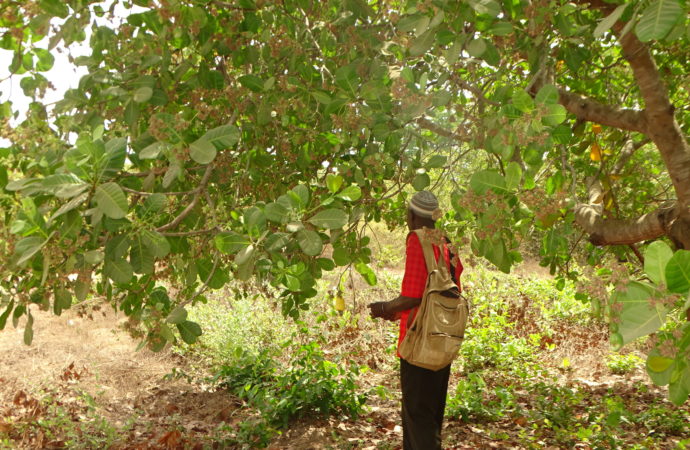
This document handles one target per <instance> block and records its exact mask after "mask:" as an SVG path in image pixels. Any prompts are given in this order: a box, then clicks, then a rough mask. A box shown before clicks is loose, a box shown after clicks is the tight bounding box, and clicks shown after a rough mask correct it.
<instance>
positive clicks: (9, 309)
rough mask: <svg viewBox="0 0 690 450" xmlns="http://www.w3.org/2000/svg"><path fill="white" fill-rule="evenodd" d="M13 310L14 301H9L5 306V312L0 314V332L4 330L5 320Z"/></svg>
mask: <svg viewBox="0 0 690 450" xmlns="http://www.w3.org/2000/svg"><path fill="white" fill-rule="evenodd" d="M13 309H14V300H10V303H9V304H8V305H7V308H5V311H3V313H2V314H0V330H2V329H4V328H5V324H6V323H7V318H8V317H9V316H10V313H11V312H12V310H13Z"/></svg>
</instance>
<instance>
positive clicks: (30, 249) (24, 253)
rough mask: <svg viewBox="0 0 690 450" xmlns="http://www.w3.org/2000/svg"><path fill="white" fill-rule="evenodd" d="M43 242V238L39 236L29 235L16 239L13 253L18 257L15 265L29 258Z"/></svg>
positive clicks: (44, 241) (41, 246)
mask: <svg viewBox="0 0 690 450" xmlns="http://www.w3.org/2000/svg"><path fill="white" fill-rule="evenodd" d="M45 243H46V240H45V238H42V237H39V236H29V237H25V238H23V239H21V240H20V241H18V242H17V243H16V244H15V246H14V253H15V255H17V257H18V259H17V265H22V264H24V263H25V262H26V261H28V260H29V259H31V258H32V257H33V256H34V255H35V254H36V253H38V251H39V250H41V248H43V246H44V245H45Z"/></svg>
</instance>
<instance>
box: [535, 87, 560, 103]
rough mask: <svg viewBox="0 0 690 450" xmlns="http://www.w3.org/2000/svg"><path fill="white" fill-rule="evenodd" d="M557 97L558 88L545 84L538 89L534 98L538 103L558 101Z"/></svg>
mask: <svg viewBox="0 0 690 450" xmlns="http://www.w3.org/2000/svg"><path fill="white" fill-rule="evenodd" d="M558 97H559V95H558V88H557V87H556V86H554V85H553V84H545V85H544V86H542V88H541V89H539V92H537V95H536V96H535V97H534V100H536V101H537V102H538V103H545V104H555V103H558Z"/></svg>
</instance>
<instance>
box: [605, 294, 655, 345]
mask: <svg viewBox="0 0 690 450" xmlns="http://www.w3.org/2000/svg"><path fill="white" fill-rule="evenodd" d="M657 294H658V293H657V292H656V291H655V290H654V288H653V287H652V286H650V285H648V284H645V283H640V282H637V281H633V282H630V283H629V284H628V285H627V286H626V287H625V289H624V290H621V289H618V290H616V291H615V292H614V293H613V294H612V303H620V304H621V305H622V307H623V309H622V310H621V312H620V324H619V333H620V334H621V336H622V337H623V344H627V343H629V342H632V341H634V340H635V339H637V338H639V337H642V336H646V335H648V334H650V333H653V332H655V331H656V330H658V329H659V327H660V326H661V325H662V324H663V323H664V321H665V320H666V309H665V308H664V307H663V306H661V305H658V304H657V306H656V307H652V304H651V302H650V298H651V297H652V296H653V295H657Z"/></svg>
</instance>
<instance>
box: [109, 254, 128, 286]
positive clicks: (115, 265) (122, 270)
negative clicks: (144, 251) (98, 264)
mask: <svg viewBox="0 0 690 450" xmlns="http://www.w3.org/2000/svg"><path fill="white" fill-rule="evenodd" d="M103 273H104V274H105V275H106V276H107V277H108V278H110V279H111V280H113V281H114V282H116V283H119V284H126V283H129V282H130V281H131V280H132V277H133V276H134V271H133V270H132V266H131V265H130V264H129V263H128V262H127V261H125V260H124V259H113V260H110V259H106V260H105V265H104V266H103Z"/></svg>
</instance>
